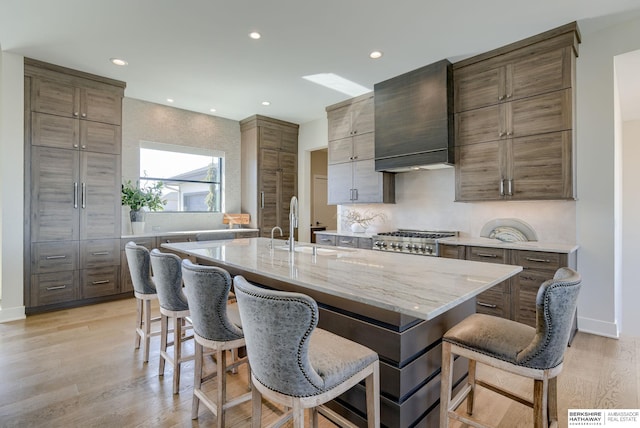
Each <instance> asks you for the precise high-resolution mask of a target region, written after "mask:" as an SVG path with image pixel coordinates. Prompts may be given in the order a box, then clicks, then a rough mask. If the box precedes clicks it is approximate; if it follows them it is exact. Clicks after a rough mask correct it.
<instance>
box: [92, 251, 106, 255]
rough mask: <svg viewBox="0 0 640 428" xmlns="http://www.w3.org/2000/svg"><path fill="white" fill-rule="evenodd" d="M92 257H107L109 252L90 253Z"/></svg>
mask: <svg viewBox="0 0 640 428" xmlns="http://www.w3.org/2000/svg"><path fill="white" fill-rule="evenodd" d="M91 255H92V256H108V255H109V252H108V251H99V252H96V253H91Z"/></svg>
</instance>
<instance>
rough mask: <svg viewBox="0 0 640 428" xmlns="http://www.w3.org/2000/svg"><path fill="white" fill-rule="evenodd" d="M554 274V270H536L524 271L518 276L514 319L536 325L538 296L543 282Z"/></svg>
mask: <svg viewBox="0 0 640 428" xmlns="http://www.w3.org/2000/svg"><path fill="white" fill-rule="evenodd" d="M552 276H553V273H552V272H547V271H536V270H528V271H524V272H522V273H520V274H519V275H518V276H517V279H516V284H517V285H516V291H515V292H516V293H517V294H516V296H514V297H516V298H514V308H513V309H514V312H515V313H514V317H513V319H515V320H516V321H518V322H521V323H523V324H527V325H530V326H531V327H535V326H536V296H537V295H538V290H539V289H540V286H541V285H542V283H543V282H545V281H546V280H548V279H551V278H552Z"/></svg>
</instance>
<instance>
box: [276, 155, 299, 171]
mask: <svg viewBox="0 0 640 428" xmlns="http://www.w3.org/2000/svg"><path fill="white" fill-rule="evenodd" d="M278 169H280V170H282V171H286V172H296V171H298V155H297V154H295V153H287V152H280V153H278Z"/></svg>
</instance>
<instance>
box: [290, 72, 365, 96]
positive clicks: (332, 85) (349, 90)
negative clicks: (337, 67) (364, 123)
mask: <svg viewBox="0 0 640 428" xmlns="http://www.w3.org/2000/svg"><path fill="white" fill-rule="evenodd" d="M302 78H303V79H305V80H308V81H310V82H313V83H316V84H318V85H321V86H324V87H326V88H329V89H333V90H334V91H338V92H341V93H343V94H347V95H349V96H352V97H357V96H358V95H362V94H366V93H367V92H371V89H369V88H365V87H364V86H362V85H359V84H357V83H355V82H352V81H351V80H348V79H345V78H344V77H342V76H338V75H337V74H334V73H319V74H311V75H309V76H302Z"/></svg>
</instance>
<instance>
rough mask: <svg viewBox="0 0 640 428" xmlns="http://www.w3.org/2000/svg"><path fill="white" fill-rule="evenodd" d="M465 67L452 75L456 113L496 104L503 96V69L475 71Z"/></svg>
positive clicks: (475, 68) (475, 69) (474, 68)
mask: <svg viewBox="0 0 640 428" xmlns="http://www.w3.org/2000/svg"><path fill="white" fill-rule="evenodd" d="M477 68H478V67H465V68H464V69H462V70H460V71H456V72H455V73H454V79H453V81H454V82H455V86H454V91H455V92H454V97H455V102H454V108H455V110H456V112H462V111H467V110H473V109H476V108H480V107H486V106H489V105H492V104H498V103H499V102H500V101H502V98H501V97H502V95H503V94H504V89H503V87H504V81H505V80H504V73H505V72H504V67H496V68H492V69H489V70H484V71H477Z"/></svg>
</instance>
